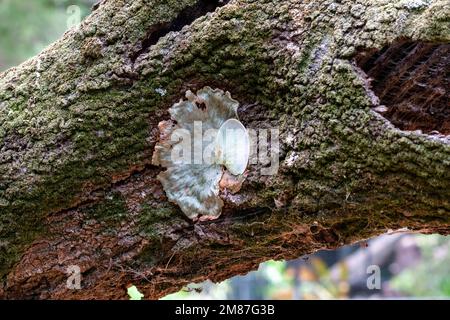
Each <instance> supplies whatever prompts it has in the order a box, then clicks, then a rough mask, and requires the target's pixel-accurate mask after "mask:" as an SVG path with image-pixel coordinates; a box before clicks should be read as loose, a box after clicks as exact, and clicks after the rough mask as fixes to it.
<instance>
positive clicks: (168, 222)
mask: <svg viewBox="0 0 450 320" xmlns="http://www.w3.org/2000/svg"><path fill="white" fill-rule="evenodd" d="M94 9H95V10H94V12H93V13H92V14H91V15H90V16H89V17H88V18H87V19H86V20H85V21H84V22H83V23H82V24H81V26H80V27H79V28H78V29H76V30H75V29H74V30H71V31H68V32H67V33H66V34H65V35H64V36H63V38H62V39H61V40H59V41H58V42H56V43H55V44H53V45H52V46H50V47H49V48H48V49H46V50H45V51H44V52H42V53H41V54H40V55H38V56H37V57H35V58H33V59H30V60H28V61H27V62H25V63H23V64H22V65H20V66H18V67H16V68H12V69H10V70H9V71H7V72H5V73H3V74H1V79H0V125H1V126H0V212H1V214H0V237H1V239H0V277H1V284H0V296H1V297H2V298H71V299H72V298H73V299H75V298H83V299H87V298H97V299H98V298H126V297H127V296H126V286H127V285H129V284H130V283H132V284H135V285H137V286H138V287H139V289H140V290H141V291H142V292H143V293H144V294H145V295H146V297H147V298H159V297H162V296H164V295H165V294H168V293H171V292H174V291H177V290H178V289H180V288H181V287H182V286H183V285H186V284H187V283H190V282H198V281H202V280H205V279H211V280H213V281H220V280H223V279H226V278H229V277H231V276H233V275H237V274H243V273H246V272H248V271H250V270H254V269H255V268H257V266H258V264H259V263H260V262H263V261H265V260H268V259H291V258H297V257H299V256H302V255H305V254H308V253H311V252H314V251H316V250H318V249H324V248H336V247H339V246H342V245H344V244H348V243H352V242H355V241H358V240H361V239H366V238H369V237H372V236H375V235H379V234H382V233H385V232H387V231H389V230H397V229H400V228H408V229H409V230H411V231H416V232H419V231H420V232H425V233H440V234H448V233H449V231H450V203H449V199H450V179H449V178H450V170H449V169H450V157H449V156H450V142H449V139H448V138H447V137H446V135H447V134H449V132H450V129H449V128H450V121H449V110H450V106H449V101H450V100H449V64H450V54H449V40H450V29H449V25H450V23H449V21H450V8H449V3H448V1H442V0H435V1H417V0H398V1H391V0H376V1H374V0H370V1H369V0H357V1H345V0H341V1H338V0H334V1H331V0H320V1H305V0H290V1H276V0H259V1H254V0H232V1H219V0H216V1H206V0H167V1H159V0H135V1H131V0H114V1H113V0H110V1H102V2H101V3H99V4H98V5H96V6H95V7H94ZM206 85H208V86H211V87H213V88H220V89H223V90H228V91H229V92H230V93H231V95H232V97H233V98H235V99H236V100H238V101H239V102H240V105H241V107H240V109H239V116H240V118H241V120H242V121H243V122H244V123H245V125H246V126H247V127H249V128H267V127H279V128H280V131H281V139H280V143H281V159H280V170H279V172H278V174H277V175H276V176H261V175H260V174H259V172H260V171H259V169H260V167H261V166H260V165H254V166H250V167H249V175H248V177H247V179H246V181H245V183H244V185H243V188H242V190H241V191H240V192H239V193H238V194H237V195H235V196H230V195H226V194H223V195H222V197H223V199H224V202H225V207H224V210H223V214H222V216H221V217H220V218H219V219H217V220H214V221H210V222H198V223H193V222H191V221H188V220H187V219H186V218H185V217H184V215H183V214H182V213H181V211H180V210H179V208H178V207H177V206H175V205H174V204H171V203H169V202H168V201H167V199H166V197H165V194H164V191H163V190H162V187H161V185H160V183H159V182H158V181H157V180H156V178H155V177H156V175H157V174H158V173H159V172H160V171H161V170H162V168H159V167H155V166H152V165H151V157H152V152H153V147H154V145H155V143H156V141H157V139H158V128H157V124H158V122H159V121H161V120H166V119H168V118H169V115H168V112H167V110H168V108H169V107H170V106H171V105H172V104H173V103H174V102H176V101H178V100H179V99H180V98H182V97H184V93H185V92H186V90H188V89H190V90H192V91H194V92H195V91H196V90H197V89H200V88H202V87H203V86H206ZM380 113H382V114H380ZM418 129H420V130H421V131H418ZM71 265H78V266H80V268H81V272H82V290H70V289H67V288H66V279H67V274H66V270H67V267H68V266H71Z"/></svg>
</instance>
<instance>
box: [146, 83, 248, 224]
mask: <svg viewBox="0 0 450 320" xmlns="http://www.w3.org/2000/svg"><path fill="white" fill-rule="evenodd" d="M186 98H187V100H183V99H182V100H180V102H178V103H175V104H174V105H173V106H172V107H171V108H170V109H169V113H170V115H171V120H168V121H162V122H160V123H159V125H158V127H159V131H160V137H159V142H158V143H157V144H156V146H155V151H154V153H153V159H152V162H153V164H154V165H159V166H162V167H165V168H166V169H167V170H166V171H164V172H161V173H160V174H159V175H158V180H159V181H160V182H161V183H162V185H163V188H164V191H165V192H166V195H167V197H168V198H169V200H170V201H171V202H174V203H176V204H177V205H178V206H179V207H180V208H181V210H182V211H183V212H184V214H186V216H188V217H189V218H190V219H192V220H194V221H196V220H212V219H216V218H218V217H219V216H220V214H221V212H222V207H223V201H222V199H221V198H220V191H221V190H227V192H231V193H236V192H238V191H239V190H240V188H241V185H242V183H243V181H244V172H245V169H246V167H247V164H248V159H249V153H250V139H249V135H248V132H247V130H246V129H245V127H244V126H243V125H242V123H241V122H240V121H239V120H238V115H237V108H238V106H239V103H238V102H237V101H235V100H234V99H232V98H231V96H230V93H229V92H226V93H224V92H223V91H222V90H220V89H215V90H213V89H211V88H210V87H205V88H203V89H200V90H199V91H198V92H197V94H194V93H192V92H191V91H187V92H186Z"/></svg>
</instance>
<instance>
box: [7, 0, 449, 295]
mask: <svg viewBox="0 0 450 320" xmlns="http://www.w3.org/2000/svg"><path fill="white" fill-rule="evenodd" d="M95 2H96V0H0V71H2V70H5V69H7V68H10V67H12V66H15V65H18V64H20V63H21V62H23V61H25V60H26V59H28V58H29V57H32V56H34V55H36V54H37V53H39V52H40V51H41V50H42V49H44V48H45V47H46V46H47V45H49V44H50V43H52V42H54V41H56V40H57V39H58V38H59V37H61V35H62V34H63V33H64V32H65V31H66V30H67V27H68V25H67V22H68V19H69V18H70V15H71V14H73V12H70V10H68V9H69V8H70V6H73V5H76V6H78V8H79V10H80V14H81V15H80V17H81V18H83V17H85V16H86V15H87V14H89V12H90V8H91V7H92V5H93V4H94V3H95ZM449 252H450V239H449V238H448V237H443V236H437V235H432V236H423V235H408V234H406V235H404V234H402V235H386V236H381V237H379V238H375V239H372V240H370V241H369V242H368V245H363V246H360V245H354V246H348V247H344V248H341V249H339V250H336V251H327V252H325V251H322V252H319V253H317V254H314V255H311V256H309V257H308V258H307V259H306V258H299V259H297V260H294V261H288V262H286V261H280V262H275V261H269V262H266V263H263V264H261V265H260V268H259V270H258V271H255V272H251V273H249V274H248V275H246V276H239V277H235V278H232V279H229V280H227V281H224V282H222V283H220V284H213V283H211V282H205V283H201V284H192V285H189V286H187V287H186V288H184V289H183V290H181V291H180V292H178V293H176V294H173V295H169V296H167V297H166V298H165V299H337V298H386V297H391V298H392V297H428V298H430V297H431V298H448V297H450V253H449ZM373 264H375V265H379V267H380V269H381V274H382V286H381V288H380V289H376V290H368V288H367V285H366V279H367V277H368V274H367V273H366V269H367V266H368V265H373ZM137 289H138V288H137ZM136 294H138V292H137V291H136Z"/></svg>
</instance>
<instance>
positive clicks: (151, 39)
mask: <svg viewBox="0 0 450 320" xmlns="http://www.w3.org/2000/svg"><path fill="white" fill-rule="evenodd" d="M228 2H230V0H200V1H198V2H197V3H196V4H194V5H192V6H190V7H187V8H185V9H183V10H182V11H181V12H180V13H179V14H178V16H177V17H176V18H175V19H174V20H172V21H170V22H162V23H158V24H155V25H153V26H152V27H151V28H150V29H149V30H148V32H147V34H146V36H145V38H144V40H142V42H141V44H140V46H139V47H140V49H139V50H138V51H136V52H134V53H133V54H132V55H131V57H130V59H131V61H132V62H133V63H134V62H135V61H136V60H137V59H138V58H139V57H140V56H141V55H143V54H145V53H147V52H148V51H149V49H150V47H151V46H153V45H155V44H156V43H157V42H158V41H159V39H161V38H162V37H164V36H165V35H167V34H168V33H169V32H177V31H181V29H183V27H184V26H187V25H190V24H192V22H194V21H195V20H197V19H198V18H200V17H202V16H204V15H206V14H207V13H210V12H214V11H215V10H216V9H217V8H220V7H222V6H224V5H226V4H227V3H228Z"/></svg>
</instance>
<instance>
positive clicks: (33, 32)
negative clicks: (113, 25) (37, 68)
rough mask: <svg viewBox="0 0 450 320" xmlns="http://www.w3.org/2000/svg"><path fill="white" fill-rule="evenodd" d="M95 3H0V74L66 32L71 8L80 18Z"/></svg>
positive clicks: (19, 0) (45, 0)
mask: <svg viewBox="0 0 450 320" xmlns="http://www.w3.org/2000/svg"><path fill="white" fill-rule="evenodd" d="M94 2H95V1H94V0H0V71H3V70H5V69H8V68H9V67H12V66H15V65H18V64H19V63H21V62H23V61H25V60H26V59H28V58H29V57H32V56H34V55H36V54H37V53H39V52H40V51H42V49H44V48H45V47H46V46H48V45H49V44H50V43H52V42H54V41H55V40H57V39H58V38H60V37H61V35H62V34H63V33H64V32H65V31H66V30H67V21H68V18H69V17H70V15H71V12H70V9H69V8H70V6H72V5H76V6H78V7H79V9H80V13H81V18H83V17H85V16H86V15H88V14H89V12H90V8H91V7H92V5H93V4H94ZM68 11H69V12H68Z"/></svg>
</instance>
